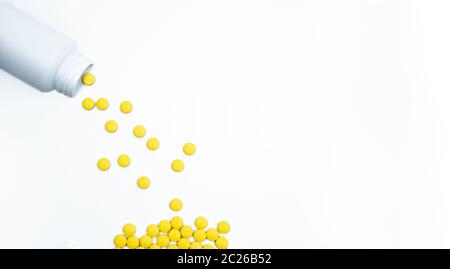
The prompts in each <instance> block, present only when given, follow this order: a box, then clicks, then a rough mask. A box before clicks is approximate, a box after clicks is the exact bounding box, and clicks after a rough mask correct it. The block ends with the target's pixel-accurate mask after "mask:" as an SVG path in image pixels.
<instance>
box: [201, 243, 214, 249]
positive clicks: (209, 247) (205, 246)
mask: <svg viewBox="0 0 450 269" xmlns="http://www.w3.org/2000/svg"><path fill="white" fill-rule="evenodd" d="M203 249H214V247H213V245H211V244H204V245H203Z"/></svg>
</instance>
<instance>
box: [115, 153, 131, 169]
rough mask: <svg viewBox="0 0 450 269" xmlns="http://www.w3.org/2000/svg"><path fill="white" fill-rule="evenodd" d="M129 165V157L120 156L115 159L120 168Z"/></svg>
mask: <svg viewBox="0 0 450 269" xmlns="http://www.w3.org/2000/svg"><path fill="white" fill-rule="evenodd" d="M130 163H131V159H130V156H128V155H126V154H122V155H120V156H119V158H118V159H117V164H119V166H120V167H128V166H130Z"/></svg>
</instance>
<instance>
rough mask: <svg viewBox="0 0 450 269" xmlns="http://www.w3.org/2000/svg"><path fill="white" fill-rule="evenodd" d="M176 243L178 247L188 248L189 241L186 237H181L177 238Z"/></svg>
mask: <svg viewBox="0 0 450 269" xmlns="http://www.w3.org/2000/svg"><path fill="white" fill-rule="evenodd" d="M177 245H178V247H179V248H180V249H189V246H190V245H191V242H190V241H189V240H188V239H186V238H181V239H180V240H178V243H177Z"/></svg>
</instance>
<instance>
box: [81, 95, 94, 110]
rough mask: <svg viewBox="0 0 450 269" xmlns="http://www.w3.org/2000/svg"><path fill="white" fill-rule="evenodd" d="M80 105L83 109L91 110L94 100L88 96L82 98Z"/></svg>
mask: <svg viewBox="0 0 450 269" xmlns="http://www.w3.org/2000/svg"><path fill="white" fill-rule="evenodd" d="M81 106H82V107H83V108H84V109H85V110H92V109H93V108H94V107H95V101H94V99H92V98H90V97H87V98H84V99H83V101H82V102H81Z"/></svg>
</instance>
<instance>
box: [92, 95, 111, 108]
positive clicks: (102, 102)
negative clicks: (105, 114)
mask: <svg viewBox="0 0 450 269" xmlns="http://www.w3.org/2000/svg"><path fill="white" fill-rule="evenodd" d="M95 106H96V107H97V109H98V110H102V111H103V110H107V109H108V107H109V102H108V100H107V99H106V98H103V97H102V98H98V99H97V102H95Z"/></svg>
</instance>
